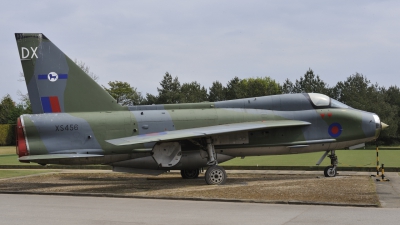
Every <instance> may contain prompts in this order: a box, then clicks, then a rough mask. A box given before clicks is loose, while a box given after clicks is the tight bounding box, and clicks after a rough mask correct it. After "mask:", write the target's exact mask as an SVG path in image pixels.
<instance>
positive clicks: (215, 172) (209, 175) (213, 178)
mask: <svg viewBox="0 0 400 225" xmlns="http://www.w3.org/2000/svg"><path fill="white" fill-rule="evenodd" d="M226 178H227V176H226V172H225V170H224V168H222V167H220V166H217V165H214V166H211V167H209V168H208V169H207V171H206V175H205V179H206V183H207V184H210V185H222V184H225V182H226Z"/></svg>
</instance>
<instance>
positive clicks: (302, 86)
mask: <svg viewBox="0 0 400 225" xmlns="http://www.w3.org/2000/svg"><path fill="white" fill-rule="evenodd" d="M282 92H283V93H286V94H289V93H321V94H326V95H331V90H330V88H329V86H328V85H327V84H326V83H325V82H324V81H323V80H321V78H320V77H319V75H315V74H314V71H313V70H312V69H311V68H309V69H308V70H307V72H306V73H305V74H304V76H303V77H300V79H299V80H297V79H296V82H295V83H294V84H293V83H292V82H291V81H289V79H286V81H285V83H284V84H283V85H282Z"/></svg>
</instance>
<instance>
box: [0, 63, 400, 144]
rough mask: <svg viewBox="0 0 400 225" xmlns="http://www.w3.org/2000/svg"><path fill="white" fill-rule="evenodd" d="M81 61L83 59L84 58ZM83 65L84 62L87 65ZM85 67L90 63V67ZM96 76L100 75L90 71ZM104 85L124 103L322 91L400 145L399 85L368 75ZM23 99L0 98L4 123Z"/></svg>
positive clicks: (21, 108) (24, 105)
mask: <svg viewBox="0 0 400 225" xmlns="http://www.w3.org/2000/svg"><path fill="white" fill-rule="evenodd" d="M81 64H82V63H81ZM83 66H85V65H84V64H83ZM85 69H86V72H87V73H90V72H89V68H88V67H87V66H86V68H85ZM91 77H92V78H94V77H95V78H96V79H95V80H97V79H98V76H96V75H95V74H93V73H91ZM103 88H104V89H105V90H106V91H107V92H108V93H109V94H110V95H111V96H112V97H114V98H115V99H116V100H117V102H118V103H119V104H121V105H125V106H132V105H151V104H175V103H189V102H205V101H210V102H214V101H224V100H231V99H238V98H248V97H259V96H267V95H276V94H290V93H311V92H313V93H321V94H326V95H328V96H330V97H332V98H334V99H336V100H339V101H340V102H343V103H344V104H347V105H349V106H351V107H353V108H356V109H359V110H364V111H368V112H374V113H376V114H377V115H378V116H379V117H380V118H381V121H383V122H385V123H387V124H389V125H390V126H389V127H388V128H387V129H386V130H384V131H383V132H382V134H381V137H380V142H382V143H384V144H387V145H389V144H400V137H399V134H400V89H399V87H397V86H390V87H389V88H386V87H383V86H379V85H378V84H377V83H375V84H374V83H372V82H371V81H370V80H368V79H367V77H365V76H364V75H362V74H360V73H355V74H353V75H350V76H349V77H347V79H346V80H345V81H339V82H338V83H337V84H336V85H335V86H333V87H330V86H329V85H328V84H327V83H325V82H324V81H323V80H322V79H321V78H320V76H319V75H315V74H314V71H313V70H312V69H309V70H307V71H306V73H305V74H304V75H303V76H301V77H300V78H299V79H296V80H295V81H291V80H289V79H286V80H285V82H284V83H283V84H280V83H278V82H276V81H275V80H274V79H272V78H270V77H268V76H266V77H256V78H245V79H240V78H238V77H234V78H232V79H231V80H229V81H228V82H227V83H226V84H225V85H224V84H222V83H221V82H219V81H214V82H213V83H212V85H211V87H209V88H205V87H204V86H202V85H201V84H200V83H198V82H197V81H193V82H189V83H182V84H181V82H180V81H179V79H178V77H173V76H172V75H171V74H170V73H168V72H166V73H165V74H164V76H163V78H162V80H161V81H160V83H159V87H157V94H156V95H153V94H149V93H146V94H145V95H142V93H141V92H139V91H138V90H137V89H136V88H135V87H132V86H131V85H130V84H129V83H128V82H123V81H110V82H108V87H105V86H103ZM20 100H21V101H22V102H21V103H19V104H16V103H15V102H14V101H12V99H11V97H10V96H9V95H6V96H5V97H3V99H2V100H1V103H0V124H2V123H3V124H4V123H15V121H16V118H17V117H18V116H19V115H21V114H24V113H30V104H29V99H28V98H27V96H26V95H21V99H20Z"/></svg>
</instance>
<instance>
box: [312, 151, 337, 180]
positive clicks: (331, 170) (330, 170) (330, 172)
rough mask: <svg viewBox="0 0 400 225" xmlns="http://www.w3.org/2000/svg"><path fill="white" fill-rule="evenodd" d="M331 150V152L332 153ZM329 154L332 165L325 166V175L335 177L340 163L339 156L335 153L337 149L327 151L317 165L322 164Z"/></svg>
mask: <svg viewBox="0 0 400 225" xmlns="http://www.w3.org/2000/svg"><path fill="white" fill-rule="evenodd" d="M329 152H331V154H330V155H328V154H329ZM327 155H328V157H329V158H330V159H331V165H330V166H327V167H325V169H324V176H325V177H335V176H336V175H337V174H338V173H337V165H338V158H337V156H336V154H335V150H331V151H326V152H325V153H324V155H323V156H322V157H321V159H320V160H319V161H318V162H317V165H319V164H321V162H322V161H323V160H324V158H325V157H326V156H327Z"/></svg>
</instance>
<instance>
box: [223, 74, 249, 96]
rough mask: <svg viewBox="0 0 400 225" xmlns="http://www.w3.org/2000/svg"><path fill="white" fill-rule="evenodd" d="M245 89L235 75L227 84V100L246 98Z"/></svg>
mask: <svg viewBox="0 0 400 225" xmlns="http://www.w3.org/2000/svg"><path fill="white" fill-rule="evenodd" d="M244 96H245V93H244V90H242V89H241V85H240V79H239V78H238V77H234V78H233V79H232V80H230V81H229V82H228V84H227V85H226V100H231V99H238V98H244Z"/></svg>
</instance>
